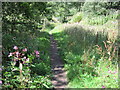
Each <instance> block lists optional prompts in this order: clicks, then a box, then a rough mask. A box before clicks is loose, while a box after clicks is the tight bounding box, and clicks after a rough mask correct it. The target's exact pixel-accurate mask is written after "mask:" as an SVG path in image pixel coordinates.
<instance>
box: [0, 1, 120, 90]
mask: <svg viewBox="0 0 120 90" xmlns="http://www.w3.org/2000/svg"><path fill="white" fill-rule="evenodd" d="M119 7H120V2H11V3H10V2H4V3H2V12H3V17H2V22H3V23H2V69H1V68H0V71H1V70H2V79H1V80H0V84H2V87H3V88H11V89H13V88H43V89H46V88H52V87H53V86H52V84H51V82H50V80H51V76H52V75H51V67H50V52H49V50H50V34H52V35H53V36H54V38H55V40H57V43H58V51H59V52H58V53H59V55H60V57H61V58H62V60H63V61H64V65H65V69H66V71H67V78H68V81H69V83H68V87H69V88H118V87H119V86H118V82H119V80H118V60H117V58H118V56H119V55H118V54H119V52H118V51H117V50H118V49H117V48H119V46H118V45H119V42H120V39H119V38H117V37H118V20H119V19H120V14H119V10H120V8H119Z"/></svg>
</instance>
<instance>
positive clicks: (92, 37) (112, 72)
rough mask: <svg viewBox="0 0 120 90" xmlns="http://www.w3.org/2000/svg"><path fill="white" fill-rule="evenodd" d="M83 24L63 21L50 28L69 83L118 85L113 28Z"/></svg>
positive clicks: (70, 84)
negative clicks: (56, 42) (63, 22)
mask: <svg viewBox="0 0 120 90" xmlns="http://www.w3.org/2000/svg"><path fill="white" fill-rule="evenodd" d="M81 22H82V21H81ZM109 23H110V22H109ZM106 25H107V24H106ZM114 25H115V24H114ZM116 25H117V24H116ZM86 26H87V27H85V25H83V24H81V23H74V24H62V25H59V26H57V27H55V28H54V29H53V30H52V31H50V33H52V34H53V35H54V37H55V39H56V40H57V41H58V48H59V49H58V50H59V55H60V56H61V58H62V59H63V60H64V63H65V69H66V70H67V77H68V80H69V84H68V86H69V87H70V88H118V68H117V65H118V64H117V51H116V39H117V34H118V33H117V30H116V28H114V27H112V28H113V29H112V30H111V28H107V27H102V26H98V27H99V28H98V27H97V26H89V25H86ZM107 26H109V25H107ZM115 27H116V26H115ZM109 31H111V32H109ZM73 73H74V74H73Z"/></svg>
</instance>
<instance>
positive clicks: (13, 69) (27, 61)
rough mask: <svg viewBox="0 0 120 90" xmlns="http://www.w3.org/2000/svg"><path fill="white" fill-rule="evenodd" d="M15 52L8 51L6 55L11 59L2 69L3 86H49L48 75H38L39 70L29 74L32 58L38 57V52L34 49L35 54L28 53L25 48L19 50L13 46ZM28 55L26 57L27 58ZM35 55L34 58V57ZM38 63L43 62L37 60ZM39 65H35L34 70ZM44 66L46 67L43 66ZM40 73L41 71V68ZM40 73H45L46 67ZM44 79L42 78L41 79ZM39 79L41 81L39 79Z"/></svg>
mask: <svg viewBox="0 0 120 90" xmlns="http://www.w3.org/2000/svg"><path fill="white" fill-rule="evenodd" d="M13 49H15V52H11V53H9V55H8V57H10V58H11V61H8V64H7V65H8V66H7V67H4V69H3V74H4V76H3V87H6V88H14V87H16V88H28V87H30V88H49V87H51V83H47V82H48V77H45V76H38V75H39V74H38V73H39V72H38V73H37V74H36V75H35V74H34V73H33V74H32V76H34V75H35V76H34V77H32V76H31V70H32V69H30V68H31V66H33V65H34V64H33V62H34V61H33V60H37V58H38V57H39V52H38V51H36V50H35V51H34V53H35V54H30V55H28V53H27V48H25V49H22V50H20V48H18V47H17V46H14V48H13ZM27 57H28V58H27ZM35 57H36V58H35ZM39 64H43V65H44V63H42V62H39ZM38 68H40V67H35V72H37V69H38ZM44 68H46V67H44ZM39 70H41V72H40V73H42V72H43V71H42V70H43V69H42V68H41V69H39ZM46 70H47V71H44V73H42V75H43V74H44V75H45V74H46V73H47V72H48V70H49V69H46ZM43 79H44V80H43ZM39 80H41V81H39Z"/></svg>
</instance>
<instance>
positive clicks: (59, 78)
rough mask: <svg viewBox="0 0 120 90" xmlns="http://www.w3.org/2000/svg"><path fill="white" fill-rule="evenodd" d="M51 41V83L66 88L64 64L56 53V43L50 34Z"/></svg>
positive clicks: (56, 86) (55, 86)
mask: <svg viewBox="0 0 120 90" xmlns="http://www.w3.org/2000/svg"><path fill="white" fill-rule="evenodd" d="M50 41H51V50H50V53H51V68H52V73H53V77H52V84H53V86H54V88H66V87H67V77H66V74H67V73H66V72H65V70H64V65H63V62H62V60H61V58H60V57H59V55H58V50H57V44H56V41H55V40H54V38H53V36H52V35H50Z"/></svg>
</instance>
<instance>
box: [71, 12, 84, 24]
mask: <svg viewBox="0 0 120 90" xmlns="http://www.w3.org/2000/svg"><path fill="white" fill-rule="evenodd" d="M82 17H83V13H82V12H79V13H77V14H75V15H74V16H73V18H72V19H71V20H70V23H73V22H80V21H81V20H82Z"/></svg>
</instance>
